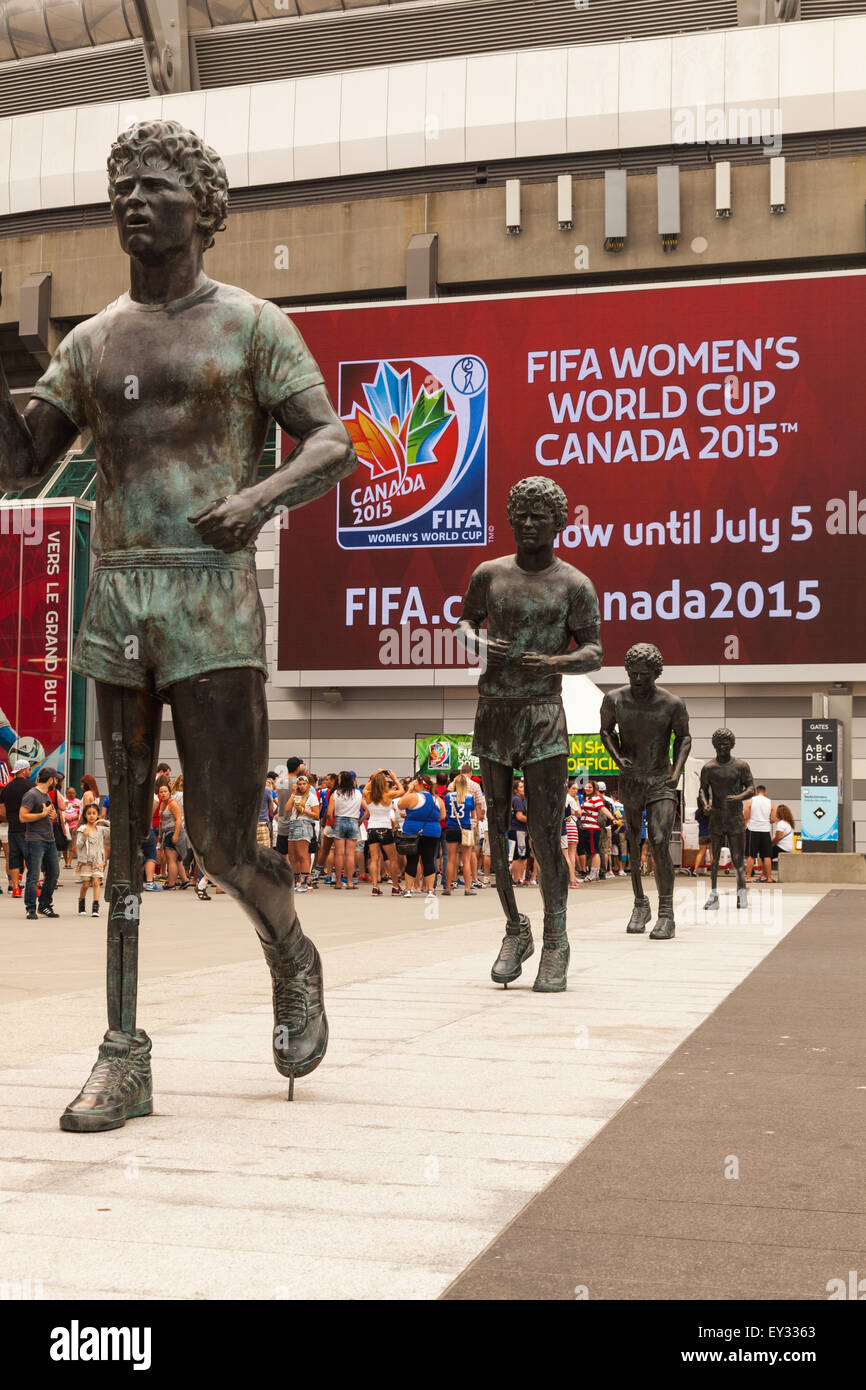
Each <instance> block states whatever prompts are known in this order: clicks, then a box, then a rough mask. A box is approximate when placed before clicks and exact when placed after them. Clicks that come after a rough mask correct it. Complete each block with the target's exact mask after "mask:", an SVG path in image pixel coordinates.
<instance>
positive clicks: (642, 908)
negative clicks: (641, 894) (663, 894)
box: [626, 898, 653, 936]
mask: <svg viewBox="0 0 866 1390" xmlns="http://www.w3.org/2000/svg"><path fill="white" fill-rule="evenodd" d="M652 915H653V912H652V908H651V907H650V901H649V898H641V899H640V901H639V902H636V903H635V905H634V908H633V909H632V914H631V917H629V919H628V926H627V927H626V931H627V932H628V934H629V935H630V936H633V935H637V934H638V933H640V932H645V931H646V928H647V922H648V921H649V919H650V918H651V917H652Z"/></svg>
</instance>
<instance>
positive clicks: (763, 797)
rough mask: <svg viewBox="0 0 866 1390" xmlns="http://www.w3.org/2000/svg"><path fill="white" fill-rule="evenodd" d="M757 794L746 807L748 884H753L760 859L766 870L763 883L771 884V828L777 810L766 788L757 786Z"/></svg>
mask: <svg viewBox="0 0 866 1390" xmlns="http://www.w3.org/2000/svg"><path fill="white" fill-rule="evenodd" d="M755 793H756V794H755V795H754V796H753V797H752V799H751V801H747V802H746V805H745V816H746V839H747V842H748V843H747V849H748V860H747V862H746V882H747V883H750V882H751V879H752V873H753V870H754V868H755V860H756V859H760V860H761V863H762V865H763V869H764V880H763V881H764V882H766V883H769V882H770V879H771V877H772V868H773V861H772V846H773V837H772V834H771V831H770V826H771V823H772V821H773V818H774V816H775V814H776V808H775V806H774V805H773V803H772V801H771V800H770V798H769V797H768V796H767V788H766V787H761V786H757V787H756V788H755Z"/></svg>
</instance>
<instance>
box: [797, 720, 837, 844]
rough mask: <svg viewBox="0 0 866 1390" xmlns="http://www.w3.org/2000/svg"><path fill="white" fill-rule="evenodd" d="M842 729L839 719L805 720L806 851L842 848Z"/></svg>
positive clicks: (803, 798) (803, 800) (803, 796)
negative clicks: (840, 816)
mask: <svg viewBox="0 0 866 1390" xmlns="http://www.w3.org/2000/svg"><path fill="white" fill-rule="evenodd" d="M841 737H842V730H841V727H840V724H839V720H838V719H804V720H803V748H802V760H803V768H802V779H801V797H800V806H801V815H802V830H803V839H802V844H803V849H804V850H810V849H811V850H819V849H820V850H824V851H831V852H832V851H835V850H838V848H839V767H840V764H841V757H840V751H841V749H840V743H841Z"/></svg>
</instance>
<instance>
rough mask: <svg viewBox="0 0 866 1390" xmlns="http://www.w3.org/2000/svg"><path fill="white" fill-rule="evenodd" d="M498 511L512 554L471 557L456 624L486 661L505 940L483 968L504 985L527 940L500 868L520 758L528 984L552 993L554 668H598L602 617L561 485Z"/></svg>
mask: <svg viewBox="0 0 866 1390" xmlns="http://www.w3.org/2000/svg"><path fill="white" fill-rule="evenodd" d="M507 510H508V520H509V522H510V524H511V528H512V530H513V531H514V538H515V541H516V542H517V553H516V555H504V556H502V558H501V559H498V560H485V561H484V563H483V564H481V565H479V566H478V568H477V569H476V570H475V572H474V574H473V575H472V578H471V579H470V581H469V588H468V589H467V591H466V597H465V599H464V600H463V613H462V616H461V619H460V622H459V623H458V625H457V631H458V634H459V635H460V637H461V640H462V641H463V642H464V643H465V644H466V645H467V647H468V648H469V649H470V650H471V651H474V652H478V653H479V654H480V655H481V657H482V659H483V661H484V663H485V667H484V670H483V672H482V675H481V677H480V679H479V682H478V694H479V700H478V710H477V712H476V716H475V734H474V739H473V751H474V752H475V754H476V756H477V757H478V759H479V762H480V764H481V780H482V782H483V785H484V794H485V796H486V797H487V820H488V825H489V833H490V859H491V863H492V865H493V870H494V873H495V874H496V891H497V893H498V894H499V900H500V902H501V903H502V906H503V908H504V910H505V938H504V940H503V942H502V947H501V950H500V952H499V956H498V957H497V959H496V962H495V964H494V966H493V969H492V970H491V972H490V973H491V978H492V979H493V980H494V981H495V982H496V983H497V984H502V985H505V986H508V985H509V984H510V983H511V982H512V981H513V980H516V979H517V977H518V976H519V975H520V973H521V970H522V963H523V961H525V960H526V959H528V957H529V956H531V955H532V953H533V949H534V948H533V944H532V930H531V928H530V925H529V918H528V917H526V915H525V914H523V913H521V912H518V910H517V902H516V899H515V895H514V884H513V883H512V880H511V875H510V874H509V871H508V827H509V823H510V819H511V792H512V781H513V776H514V771H513V770H514V768H517V767H519V768H521V769H522V771H523V780H524V784H525V787H526V819H527V830H528V832H529V837H530V840H531V841H532V851H533V854H534V855H535V858H536V860H537V861H538V869H539V877H540V880H541V895H542V898H543V900H544V939H543V946H542V952H541V960H540V962H539V966H538V974H537V976H536V980H535V984H534V985H533V989H535V990H538V991H539V992H543V993H555V992H558V991H560V990H564V989H565V988H566V975H567V972H568V962H569V957H570V951H569V945H568V935H567V932H566V908H567V903H568V866H567V864H566V862H565V856H564V855H563V853H562V849H561V847H560V837H561V832H562V819H563V814H564V811H565V796H566V780H567V775H568V730H567V729H566V725H565V713H564V711H563V707H562V694H561V692H562V677H563V675H567V674H568V673H569V672H574V673H579V672H582V671H597V670H598V668H599V667H600V666H601V662H602V651H601V636H600V634H601V624H600V620H599V612H598V599H597V597H596V593H595V589H594V588H593V586H592V584H591V582H590V580H589V579H587V577H586V575H585V574H581V573H580V571H579V570H577V569H575V568H574V566H573V565H569V564H567V563H566V561H565V560H561V559H559V558H558V556H557V555H556V552H555V550H554V545H553V542H554V540H555V539H556V537H557V535H558V534H559V532H560V531H561V530H562V528H563V526H565V524H566V522H567V521H568V501H567V498H566V496H565V493H564V492H563V490H562V488H561V487H559V486H558V485H557V484H556V483H554V482H552V481H551V479H550V478H524V479H523V481H522V482H519V483H516V484H515V485H514V487H513V488H512V489H511V491H510V492H509V494H508V504H507ZM484 623H486V624H487V627H486V629H483V624H484ZM572 643H574V644H575V645H574V646H572Z"/></svg>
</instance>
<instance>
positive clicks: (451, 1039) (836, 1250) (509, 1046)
mask: <svg viewBox="0 0 866 1390" xmlns="http://www.w3.org/2000/svg"><path fill="white" fill-rule="evenodd" d="M64 877H65V881H66V882H65V886H64V887H63V888H62V889H61V890H60V891H59V892H58V894H57V899H56V902H57V906H58V909H59V910H60V912H61V913H62V917H61V919H60V920H59V921H57V922H48V921H44V920H41V919H40V921H39V922H38V924H36V923H26V922H25V921H24V914H23V908H22V905H21V903H20V902H13V901H12V900H11V899H10V898H9V897H7V896H5V895H4V896H3V897H2V899H0V950H2V958H3V966H2V981H3V985H2V993H0V1020H2V1056H3V1058H4V1061H5V1063H6V1066H5V1070H3V1072H2V1073H0V1084H2V1099H3V1110H2V1120H0V1125H2V1138H0V1158H2V1176H0V1240H2V1266H0V1267H2V1270H3V1277H4V1279H5V1280H7V1281H10V1282H11V1283H13V1284H14V1283H16V1282H17V1283H20V1284H21V1285H26V1284H27V1281H29V1286H30V1288H31V1289H33V1290H34V1291H35V1292H37V1296H41V1297H44V1298H47V1299H63V1298H70V1299H71V1298H76V1299H77V1298H97V1299H108V1298H128V1297H142V1298H145V1299H161V1298H175V1299H217V1298H228V1299H295V1298H301V1297H313V1298H320V1299H398V1298H403V1299H406V1298H408V1299H436V1298H438V1297H440V1296H441V1295H443V1294H445V1293H446V1290H447V1291H448V1293H447V1295H446V1296H447V1297H450V1298H484V1299H489V1298H532V1297H536V1296H538V1297H545V1298H547V1297H553V1298H574V1297H575V1296H578V1297H581V1296H588V1297H598V1298H639V1297H640V1298H645V1297H650V1298H653V1297H655V1298H668V1297H678V1298H689V1297H691V1298H731V1297H750V1298H762V1297H764V1298H786V1297H787V1298H810V1297H811V1298H821V1297H826V1293H825V1292H824V1285H825V1283H826V1280H827V1279H829V1278H831V1277H833V1276H834V1275H836V1274H841V1275H843V1276H846V1275H847V1271H848V1270H849V1268H857V1267H858V1266H857V1264H856V1260H857V1259H858V1258H859V1260H860V1266H859V1267H861V1268H863V1267H866V1255H864V1253H863V1250H864V1246H866V1240H864V1239H863V1231H862V1230H861V1229H859V1228H858V1226H857V1222H860V1221H861V1219H860V1218H855V1217H854V1216H853V1215H851V1214H850V1213H851V1211H852V1210H853V1205H852V1204H853V1199H854V1193H855V1179H856V1173H855V1171H854V1169H855V1158H856V1153H855V1150H854V1134H855V1130H854V1121H855V1116H856V1115H857V1114H858V1113H859V1112H860V1110H862V1105H863V1102H864V1099H866V1086H864V1084H863V1083H864V1082H866V1076H864V1072H863V1067H862V1060H863V1059H862V1047H863V1044H862V1037H860V1040H859V1042H858V1043H856V1049H859V1052H858V1051H857V1050H854V1051H852V1040H855V1039H856V1035H857V1032H858V1029H857V1025H856V1022H855V1011H854V1007H853V1002H854V999H855V997H856V995H855V993H853V992H855V991H858V990H859V994H860V999H861V1000H862V980H858V973H857V972H858V969H859V970H860V971H861V972H862V966H860V965H859V958H858V952H857V949H856V946H857V938H858V932H861V931H862V921H863V919H864V915H866V914H864V903H866V894H863V893H862V892H859V893H858V892H856V891H853V890H851V891H845V890H841V891H840V890H834V889H829V890H828V888H827V887H826V886H817V885H816V886H814V887H811V886H809V885H797V886H785V887H780V886H778V885H775V886H773V887H766V888H763V889H759V888H755V889H754V890H753V892H752V894H751V907H750V909H749V911H748V912H746V913H742V912H741V913H737V912H736V910H735V907H734V901H735V894H734V887H735V885H734V880H733V878H730V879H723V880H722V883H723V885H724V886H723V892H722V910H721V912H720V913H719V914H717V915H715V916H713V917H712V918H711V919H710V920H706V917H709V914H707V915H706V917H705V914H704V913H703V911H702V904H703V901H704V898H705V896H706V884H705V883H704V882H698V883H696V882H695V881H693V880H689V879H685V878H683V879H679V880H678V882H677V893H678V896H677V899H676V908H677V921H678V927H677V936H676V938H675V940H673V941H670V942H653V941H650V940H649V939H648V938H647V937H626V935H625V931H624V927H625V923H626V921H627V919H628V914H629V911H630V902H631V896H630V892H629V889H628V887H627V885H625V884H618V883H604V884H598V885H587V886H585V887H584V888H582V889H580V890H576V891H574V892H572V894H571V895H570V923H569V928H570V934H571V941H572V963H571V971H570V977H569V989H568V992H567V993H565V994H562V995H537V994H534V993H533V992H532V990H531V983H532V980H533V978H534V971H535V967H536V965H537V960H538V954H539V950H538V947H539V946H540V934H541V932H540V924H541V902H540V898H539V896H538V893H537V890H535V889H531V888H527V889H525V890H522V893H523V898H522V902H523V903H524V904H527V907H526V910H527V911H528V912H529V914H530V916H531V918H532V921H533V925H534V928H535V934H536V941H537V950H536V956H535V957H534V958H533V959H532V960H531V961H530V962H529V963H528V964H527V966H526V968H525V971H524V976H523V978H522V979H521V980H520V981H518V982H517V983H516V984H515V985H513V986H512V987H510V988H509V989H508V991H507V992H506V991H503V990H501V989H498V988H496V987H495V986H494V985H493V984H492V983H491V981H490V978H489V970H490V964H491V962H492V960H493V958H494V956H495V953H496V949H497V946H498V942H499V938H500V936H501V930H502V917H501V913H500V910H499V904H498V900H497V898H496V895H495V892H494V891H493V890H489V891H485V892H481V893H479V894H478V896H477V897H476V898H474V899H469V898H464V897H463V896H462V895H461V896H455V897H452V898H451V899H448V900H444V901H443V900H441V899H437V901H436V904H435V908H433V909H431V908H429V907H428V906H427V905H426V904H425V901H424V899H423V898H419V899H417V900H412V901H406V900H403V899H390V898H382V899H372V898H371V897H370V896H369V894H368V893H367V892H364V891H362V892H358V893H353V894H351V895H349V894H347V893H342V894H341V895H340V897H339V898H338V897H337V896H336V895H335V894H334V893H333V892H332V891H331V890H329V889H324V888H323V889H319V890H317V891H316V892H315V893H310V894H307V895H306V896H303V897H300V898H299V899H298V904H299V910H300V912H301V915H302V920H303V923H304V926H305V928H306V929H307V930H308V932H309V933H310V934H311V935H312V936H313V938H314V939H315V940H316V942H317V944H318V945H319V947H320V949H321V952H322V956H323V959H324V965H325V982H326V990H327V1004H328V1014H329V1019H330V1024H331V1043H330V1048H329V1051H328V1055H327V1058H326V1060H325V1062H324V1063H323V1065H322V1066H321V1067H320V1068H319V1070H318V1071H316V1072H315V1073H314V1074H313V1075H312V1076H310V1077H308V1078H306V1079H304V1080H302V1081H299V1082H298V1083H297V1087H296V1093H295V1095H296V1098H295V1102H294V1104H292V1105H288V1104H287V1103H286V1083H284V1082H283V1080H282V1079H281V1078H280V1077H279V1076H278V1075H277V1073H276V1072H275V1070H274V1068H273V1065H272V1063H271V1060H270V1029H271V1009H270V987H269V978H268V972H267V968H266V966H265V962H264V959H263V957H262V955H261V952H260V950H259V947H258V945H257V942H256V940H255V937H254V934H253V930H252V927H251V926H250V925H249V924H248V922H247V920H246V918H245V917H244V916H243V914H242V913H241V912H240V910H239V909H238V908H236V907H235V906H234V904H233V903H232V902H231V900H230V899H229V898H228V897H223V896H220V897H217V898H215V899H214V900H213V901H212V902H210V903H200V902H198V901H197V900H196V899H195V898H194V897H193V895H192V893H191V892H189V893H179V892H176V893H174V894H161V895H156V894H154V895H152V896H151V897H149V898H145V902H144V911H143V925H142V985H141V991H140V1010H139V1018H140V1024H141V1026H143V1027H145V1028H146V1029H147V1031H148V1032H149V1033H150V1035H151V1036H152V1038H153V1041H154V1054H153V1072H154V1104H155V1113H154V1115H153V1116H152V1117H150V1118H147V1119H140V1120H132V1121H129V1122H128V1123H127V1125H126V1126H125V1127H124V1128H123V1129H120V1130H116V1131H113V1132H110V1133H104V1134H93V1135H78V1134H65V1133H61V1132H60V1130H59V1129H58V1126H57V1120H58V1116H59V1114H60V1112H61V1110H62V1109H63V1107H64V1106H65V1105H66V1103H67V1102H68V1101H69V1100H70V1099H71V1098H72V1096H73V1095H74V1094H75V1093H76V1091H77V1090H78V1089H79V1087H80V1085H81V1083H82V1082H83V1080H84V1079H85V1077H86V1076H87V1074H88V1072H89V1070H90V1067H91V1066H92V1063H93V1061H94V1058H95V1052H96V1045H97V1043H98V1042H99V1040H100V1038H101V1036H102V1033H103V1030H104V1027H105V1018H104V1013H105V1000H104V987H103V971H104V950H105V926H106V923H105V918H104V916H103V917H102V918H101V919H99V920H96V921H94V920H92V919H91V918H90V917H89V916H88V917H86V918H81V919H79V918H78V917H77V916H75V915H73V914H74V907H75V897H76V890H75V888H74V887H73V886H72V882H71V875H70V874H69V873H66V874H65V875H64ZM858 922H859V923H860V924H861V925H860V926H859V927H858V925H857V923H858ZM834 933H835V934H836V937H834ZM836 938H838V939H836ZM831 943H832V944H833V945H832V950H831ZM849 1005H850V1007H849ZM858 1057H859V1060H858ZM804 1105H805V1106H808V1107H809V1109H810V1115H809V1117H804V1114H803V1107H804ZM857 1123H859V1120H858V1121H857ZM849 1127H850V1128H851V1136H850V1137H851V1144H850V1147H849V1145H848V1139H847V1137H846V1136H847V1135H848V1128H849ZM732 1160H735V1161H736V1163H735V1165H734V1166H738V1167H739V1173H736V1172H734V1171H732ZM819 1173H820V1174H821V1175H822V1176H821V1178H820V1181H821V1195H820V1197H819V1196H818V1191H817V1184H818V1174H819ZM731 1179H735V1180H731ZM861 1224H862V1222H861ZM858 1250H859V1252H860V1253H859V1254H858ZM780 1251H781V1252H783V1256H784V1257H783V1258H782V1257H780V1254H779V1252H780ZM852 1262H854V1263H852ZM837 1266H838V1268H837ZM695 1271H703V1273H702V1274H700V1275H695V1274H694V1272H695ZM693 1276H694V1280H693V1282H692V1284H691V1285H690V1284H689V1279H690V1278H692V1277H693ZM575 1290H578V1292H577V1294H576V1293H575ZM581 1290H584V1292H583V1293H581Z"/></svg>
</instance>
